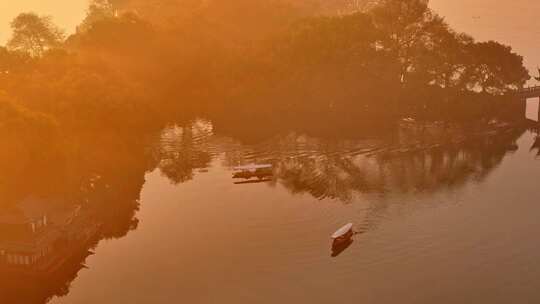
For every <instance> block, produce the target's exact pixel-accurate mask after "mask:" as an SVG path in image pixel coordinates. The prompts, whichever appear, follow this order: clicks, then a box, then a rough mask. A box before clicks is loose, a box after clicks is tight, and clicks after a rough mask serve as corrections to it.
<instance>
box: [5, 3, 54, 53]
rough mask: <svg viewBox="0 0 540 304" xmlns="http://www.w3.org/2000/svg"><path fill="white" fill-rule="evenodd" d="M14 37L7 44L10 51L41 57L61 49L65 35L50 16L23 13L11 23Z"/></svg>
mask: <svg viewBox="0 0 540 304" xmlns="http://www.w3.org/2000/svg"><path fill="white" fill-rule="evenodd" d="M11 28H12V30H13V35H12V36H11V39H10V40H9V41H8V43H7V47H8V49H10V50H12V51H20V52H24V53H27V54H29V55H30V56H32V57H41V56H43V54H44V53H45V52H46V51H48V50H50V49H53V48H56V47H59V46H60V45H61V44H62V42H63V40H64V33H63V31H62V30H60V29H59V28H58V27H57V26H56V25H55V24H54V23H53V22H52V19H51V17H49V16H38V15H36V14H34V13H22V14H20V15H19V16H17V17H16V18H15V19H14V20H13V21H12V22H11Z"/></svg>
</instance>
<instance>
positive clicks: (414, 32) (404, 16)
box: [371, 0, 443, 83]
mask: <svg viewBox="0 0 540 304" xmlns="http://www.w3.org/2000/svg"><path fill="white" fill-rule="evenodd" d="M371 14H372V15H373V19H374V21H375V24H376V26H377V28H378V30H379V33H380V35H381V36H380V37H381V45H380V46H381V49H382V50H384V51H386V52H387V53H388V55H389V57H390V58H393V59H394V60H395V61H396V62H395V66H396V71H395V73H396V74H397V78H398V80H399V81H400V82H402V83H405V82H407V76H408V74H409V73H410V72H411V71H412V69H413V67H412V65H413V62H414V60H413V59H414V57H415V56H417V55H418V53H419V52H421V51H422V50H423V48H424V47H425V45H427V44H429V43H430V35H429V32H430V30H429V29H430V28H431V27H434V26H440V24H441V23H442V22H443V20H442V18H441V17H439V16H437V15H436V14H434V13H433V12H432V11H431V9H430V8H429V7H428V1H427V0H381V1H380V3H379V4H378V5H377V6H376V7H375V8H373V9H372V10H371Z"/></svg>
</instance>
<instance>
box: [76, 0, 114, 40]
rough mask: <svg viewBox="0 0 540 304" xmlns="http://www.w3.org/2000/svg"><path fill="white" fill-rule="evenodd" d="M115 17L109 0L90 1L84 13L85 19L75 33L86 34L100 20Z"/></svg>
mask: <svg viewBox="0 0 540 304" xmlns="http://www.w3.org/2000/svg"><path fill="white" fill-rule="evenodd" d="M114 16H115V9H114V8H113V5H112V4H111V3H110V1H109V0H91V1H90V5H89V6H88V9H87V11H86V17H85V18H84V20H83V22H82V23H81V25H79V26H78V27H77V32H86V31H88V30H89V29H91V28H92V26H93V25H94V24H95V23H96V22H99V21H101V20H104V19H108V18H112V17H114Z"/></svg>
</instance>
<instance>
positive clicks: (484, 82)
mask: <svg viewBox="0 0 540 304" xmlns="http://www.w3.org/2000/svg"><path fill="white" fill-rule="evenodd" d="M469 52H470V56H471V59H470V60H471V62H470V64H469V66H468V68H467V71H466V73H467V77H468V78H469V79H470V82H469V84H468V87H469V89H472V90H475V89H480V90H481V91H482V92H486V93H490V94H503V93H505V92H506V91H508V90H517V89H519V88H521V87H523V85H525V83H526V82H527V80H529V79H530V78H531V76H530V75H529V72H528V71H527V69H526V68H525V67H524V66H523V57H522V56H520V55H518V54H516V53H514V52H512V48H511V47H509V46H505V45H502V44H500V43H498V42H495V41H488V42H481V43H475V44H472V45H471V46H470V47H469Z"/></svg>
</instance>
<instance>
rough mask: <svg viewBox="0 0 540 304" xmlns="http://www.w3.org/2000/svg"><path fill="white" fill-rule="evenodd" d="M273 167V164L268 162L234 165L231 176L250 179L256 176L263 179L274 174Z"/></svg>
mask: <svg viewBox="0 0 540 304" xmlns="http://www.w3.org/2000/svg"><path fill="white" fill-rule="evenodd" d="M273 168H274V166H273V165H269V164H262V165H247V166H240V167H235V168H233V170H234V171H235V172H234V173H233V178H243V179H250V178H254V177H256V178H258V179H264V178H267V177H271V176H273V175H274V172H273Z"/></svg>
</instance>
